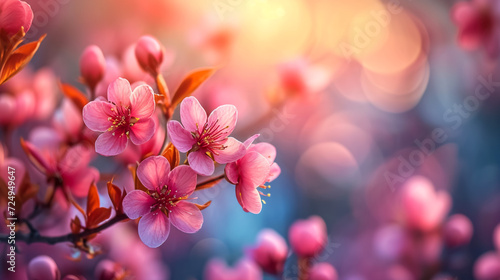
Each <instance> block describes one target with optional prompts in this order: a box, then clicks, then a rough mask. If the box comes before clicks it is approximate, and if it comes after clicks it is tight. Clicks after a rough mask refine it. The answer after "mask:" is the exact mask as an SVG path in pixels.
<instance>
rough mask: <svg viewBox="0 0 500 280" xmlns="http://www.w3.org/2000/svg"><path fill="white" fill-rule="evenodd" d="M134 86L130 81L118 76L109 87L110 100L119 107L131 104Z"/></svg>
mask: <svg viewBox="0 0 500 280" xmlns="http://www.w3.org/2000/svg"><path fill="white" fill-rule="evenodd" d="M131 95H132V88H131V87H130V83H129V82H128V81H127V80H126V79H124V78H118V79H116V80H115V81H114V82H112V83H111V84H110V85H109V87H108V100H109V101H111V102H113V103H115V104H116V106H118V107H127V106H130V97H131Z"/></svg>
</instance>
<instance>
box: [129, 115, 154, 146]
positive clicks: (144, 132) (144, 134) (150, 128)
mask: <svg viewBox="0 0 500 280" xmlns="http://www.w3.org/2000/svg"><path fill="white" fill-rule="evenodd" d="M154 133H155V122H154V120H153V119H146V120H143V121H138V122H136V123H135V124H134V125H133V126H132V127H131V128H130V134H129V136H130V140H131V141H132V143H134V144H135V145H141V144H144V143H146V142H147V141H148V140H149V139H151V137H153V134H154Z"/></svg>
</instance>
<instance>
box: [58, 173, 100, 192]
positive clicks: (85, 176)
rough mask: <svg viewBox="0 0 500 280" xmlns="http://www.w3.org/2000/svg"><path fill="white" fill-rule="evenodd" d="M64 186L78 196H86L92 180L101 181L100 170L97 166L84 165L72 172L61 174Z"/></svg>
mask: <svg viewBox="0 0 500 280" xmlns="http://www.w3.org/2000/svg"><path fill="white" fill-rule="evenodd" d="M61 176H62V178H63V182H64V186H66V187H67V188H68V189H69V190H70V191H71V193H72V194H73V195H74V196H76V197H86V196H87V195H88V193H89V188H90V185H91V184H92V182H97V181H99V170H97V168H95V167H83V168H81V169H78V170H74V171H73V172H71V173H64V174H62V175H61Z"/></svg>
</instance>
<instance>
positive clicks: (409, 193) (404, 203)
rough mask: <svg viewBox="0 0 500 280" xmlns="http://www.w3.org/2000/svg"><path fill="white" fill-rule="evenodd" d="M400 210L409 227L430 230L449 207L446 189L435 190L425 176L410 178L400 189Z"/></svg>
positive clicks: (437, 223) (449, 199)
mask: <svg viewBox="0 0 500 280" xmlns="http://www.w3.org/2000/svg"><path fill="white" fill-rule="evenodd" d="M400 198H401V208H402V209H401V210H402V215H403V217H404V219H405V223H406V225H407V226H408V227H410V228H415V229H418V230H421V231H430V230H433V229H435V228H436V227H437V226H438V225H440V224H441V223H442V222H443V220H444V218H445V217H446V215H447V214H448V212H449V211H450V207H451V197H450V195H449V194H448V193H447V192H446V191H443V190H441V191H436V190H434V186H433V185H432V183H431V182H430V181H429V180H428V179H427V178H425V177H421V176H416V177H413V178H410V179H409V180H408V181H407V182H406V183H405V185H404V186H403V187H402V189H401V193H400Z"/></svg>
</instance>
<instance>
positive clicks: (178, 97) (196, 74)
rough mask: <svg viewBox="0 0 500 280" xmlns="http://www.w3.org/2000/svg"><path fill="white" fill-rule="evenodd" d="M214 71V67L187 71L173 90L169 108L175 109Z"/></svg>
mask: <svg viewBox="0 0 500 280" xmlns="http://www.w3.org/2000/svg"><path fill="white" fill-rule="evenodd" d="M214 73H215V68H200V69H196V70H194V71H193V72H191V73H189V74H188V75H187V76H186V77H185V78H184V80H182V82H181V84H180V85H179V87H178V88H177V90H176V91H175V94H174V96H173V97H172V103H171V105H170V108H172V109H175V107H177V105H178V104H179V103H180V102H181V101H182V100H183V99H184V98H186V97H188V96H190V95H191V94H192V93H193V91H195V90H196V89H197V88H198V87H199V86H200V85H201V84H202V83H203V82H205V81H206V80H207V79H208V78H210V76H212V75H213V74H214Z"/></svg>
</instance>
